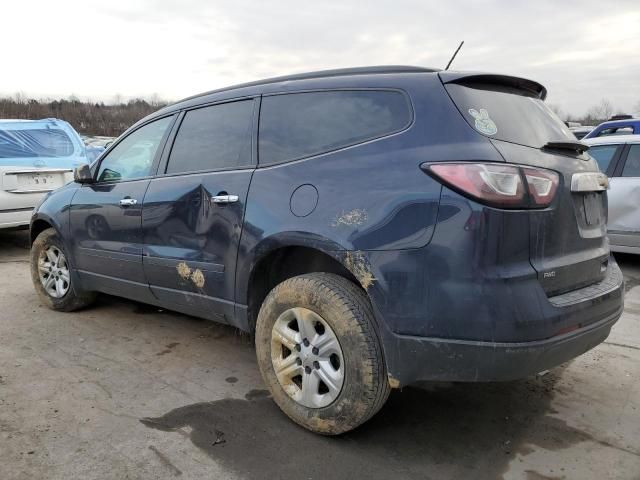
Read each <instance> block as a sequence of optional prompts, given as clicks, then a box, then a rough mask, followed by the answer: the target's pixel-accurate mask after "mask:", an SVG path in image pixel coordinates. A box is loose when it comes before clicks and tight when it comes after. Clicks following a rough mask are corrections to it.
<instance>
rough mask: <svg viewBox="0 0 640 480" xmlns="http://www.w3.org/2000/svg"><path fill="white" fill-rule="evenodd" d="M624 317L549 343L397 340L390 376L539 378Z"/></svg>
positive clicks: (406, 379) (400, 379) (401, 381)
mask: <svg viewBox="0 0 640 480" xmlns="http://www.w3.org/2000/svg"><path fill="white" fill-rule="evenodd" d="M621 313H622V312H619V313H616V314H614V315H612V316H610V317H609V318H605V319H603V320H601V321H599V322H597V323H595V324H591V325H589V326H587V327H584V328H582V329H580V330H576V331H573V332H571V333H567V334H565V335H560V336H557V337H554V338H550V339H548V340H541V341H537V342H522V343H498V342H495V343H493V342H473V341H468V340H444V339H430V338H421V337H409V336H402V335H395V337H396V338H395V344H396V349H395V351H394V357H395V358H394V360H393V362H392V363H393V364H394V365H396V367H397V369H396V370H395V372H390V376H391V377H392V378H393V379H394V380H395V381H396V382H394V381H392V384H393V383H395V384H396V385H407V384H410V383H415V382H418V381H457V382H487V381H506V380H515V379H518V378H523V377H527V376H529V375H534V374H536V373H538V372H541V371H543V370H547V369H549V368H552V367H555V366H558V365H560V364H562V363H564V362H566V361H569V360H571V359H572V358H575V357H577V356H579V355H582V354H583V353H585V352H586V351H588V350H590V349H592V348H593V347H595V346H596V345H599V344H600V343H602V342H603V341H604V340H605V339H606V338H607V337H608V336H609V332H610V331H611V327H612V326H613V324H614V323H615V322H616V321H617V320H618V318H620V314H621Z"/></svg>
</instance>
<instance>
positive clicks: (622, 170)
mask: <svg viewBox="0 0 640 480" xmlns="http://www.w3.org/2000/svg"><path fill="white" fill-rule="evenodd" d="M582 142H583V143H586V144H587V145H589V147H590V149H589V153H590V154H591V156H592V157H594V158H595V159H596V161H597V162H598V165H599V166H600V170H602V171H603V172H604V173H606V174H607V175H608V176H609V184H610V190H609V195H608V197H609V221H608V223H607V231H608V233H609V241H610V242H611V251H613V252H625V253H640V135H611V136H606V137H596V138H588V139H583V140H582Z"/></svg>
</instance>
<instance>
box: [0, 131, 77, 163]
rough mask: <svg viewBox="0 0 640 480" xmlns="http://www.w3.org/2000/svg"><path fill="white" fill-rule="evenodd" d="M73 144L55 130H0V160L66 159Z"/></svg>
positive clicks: (71, 151)
mask: <svg viewBox="0 0 640 480" xmlns="http://www.w3.org/2000/svg"><path fill="white" fill-rule="evenodd" d="M71 155H73V142H72V141H71V139H70V138H69V136H68V135H67V134H66V133H65V132H64V131H62V130H60V129H57V128H42V129H25V130H0V158H32V157H48V158H52V157H53V158H55V157H68V156H71Z"/></svg>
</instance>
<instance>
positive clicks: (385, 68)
mask: <svg viewBox="0 0 640 480" xmlns="http://www.w3.org/2000/svg"><path fill="white" fill-rule="evenodd" d="M439 71H440V70H439V69H436V68H424V67H412V66H406V65H378V66H372V67H354V68H336V69H333V70H319V71H317V72H307V73H296V74H293V75H284V76H281V77H272V78H266V79H264V80H256V81H253V82H248V83H240V84H237V85H231V86H229V87H224V88H219V89H216V90H210V91H208V92H203V93H199V94H197V95H192V96H190V97H186V98H183V99H182V100H178V101H177V102H175V103H181V102H184V101H186V100H192V99H194V98H198V97H203V96H205V95H210V94H212V93H218V92H224V91H227V90H235V89H236V88H244V87H255V86H258V85H268V84H270V83H278V82H289V81H295V80H309V79H312V78H327V77H344V76H349V75H370V74H384V73H434V72H439Z"/></svg>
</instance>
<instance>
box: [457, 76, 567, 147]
mask: <svg viewBox="0 0 640 480" xmlns="http://www.w3.org/2000/svg"><path fill="white" fill-rule="evenodd" d="M445 87H446V89H447V92H449V95H450V96H451V98H452V100H453V101H454V103H455V104H456V106H457V107H458V109H459V110H460V112H461V113H462V115H463V116H464V118H465V119H466V120H467V122H468V123H469V125H471V126H472V127H473V128H474V129H475V130H476V131H478V132H480V133H481V134H483V135H486V136H488V137H491V138H495V139H498V140H504V141H506V142H511V143H517V144H520V145H525V146H528V147H535V148H541V147H543V146H544V145H545V144H546V143H548V142H553V141H555V142H558V141H565V142H566V141H573V142H575V141H576V137H575V136H574V135H573V133H571V131H570V130H569V129H568V128H567V126H566V125H565V124H564V123H563V122H562V121H561V120H560V119H559V118H558V117H557V116H556V114H555V113H553V112H552V111H551V110H550V109H549V107H547V106H546V105H545V103H544V102H543V101H542V100H540V99H539V98H538V97H536V96H534V95H533V94H530V93H528V92H526V91H523V90H519V89H516V88H512V87H507V86H502V85H492V84H486V83H478V84H473V83H465V84H464V85H462V84H456V83H449V84H446V85H445Z"/></svg>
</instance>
